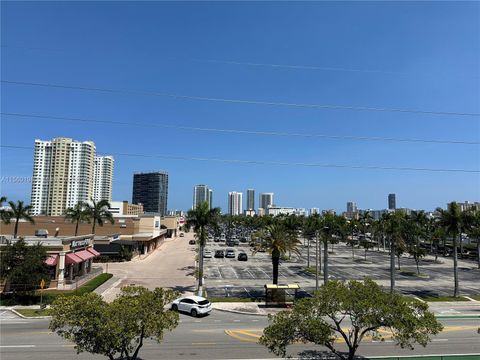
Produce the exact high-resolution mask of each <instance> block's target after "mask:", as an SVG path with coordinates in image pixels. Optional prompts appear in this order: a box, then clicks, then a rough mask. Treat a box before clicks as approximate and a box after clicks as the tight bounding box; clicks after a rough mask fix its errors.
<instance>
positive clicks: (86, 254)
mask: <svg viewBox="0 0 480 360" xmlns="http://www.w3.org/2000/svg"><path fill="white" fill-rule="evenodd" d="M75 255H76V256H78V257H79V258H80V259H82V260H88V259H91V258H93V257H95V255H93V254H92V253H91V252H90V251H87V250H81V251H77V252H76V253H75Z"/></svg>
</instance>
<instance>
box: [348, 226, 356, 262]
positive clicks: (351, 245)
mask: <svg viewBox="0 0 480 360" xmlns="http://www.w3.org/2000/svg"><path fill="white" fill-rule="evenodd" d="M347 228H348V231H349V232H350V233H351V238H350V240H349V239H348V237H347V243H348V244H349V245H350V247H351V248H352V260H353V259H355V250H354V248H355V240H354V234H355V230H356V229H357V220H355V219H353V218H352V219H350V220H348V221H347Z"/></svg>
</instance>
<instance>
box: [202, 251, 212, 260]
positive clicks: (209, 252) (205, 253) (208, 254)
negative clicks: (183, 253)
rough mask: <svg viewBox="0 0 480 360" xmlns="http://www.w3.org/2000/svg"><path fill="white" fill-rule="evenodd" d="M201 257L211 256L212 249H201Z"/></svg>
mask: <svg viewBox="0 0 480 360" xmlns="http://www.w3.org/2000/svg"><path fill="white" fill-rule="evenodd" d="M203 257H204V258H208V259H209V258H211V257H212V251H211V250H207V249H205V250H203Z"/></svg>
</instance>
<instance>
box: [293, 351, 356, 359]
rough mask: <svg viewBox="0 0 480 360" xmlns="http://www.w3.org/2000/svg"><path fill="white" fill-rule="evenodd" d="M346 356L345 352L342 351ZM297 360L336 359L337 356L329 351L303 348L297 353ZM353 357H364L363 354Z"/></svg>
mask: <svg viewBox="0 0 480 360" xmlns="http://www.w3.org/2000/svg"><path fill="white" fill-rule="evenodd" d="M342 355H345V356H347V355H348V354H347V353H342ZM297 358H298V359H299V360H307V359H308V360H338V357H337V356H335V355H334V354H332V353H331V352H330V351H325V350H324V351H319V350H304V351H301V352H299V353H298V354H297ZM355 359H365V358H364V357H363V356H355Z"/></svg>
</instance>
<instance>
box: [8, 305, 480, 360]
mask: <svg viewBox="0 0 480 360" xmlns="http://www.w3.org/2000/svg"><path fill="white" fill-rule="evenodd" d="M441 322H442V323H443V325H444V326H445V331H444V332H443V333H442V334H440V335H439V336H437V337H436V338H434V339H433V342H431V343H430V344H429V345H428V346H427V347H426V348H422V347H418V348H416V349H415V350H414V351H410V350H406V349H400V348H399V347H396V346H394V344H393V343H391V342H388V341H387V342H384V343H382V342H372V341H365V342H364V343H362V345H361V346H360V349H359V354H360V355H364V356H387V355H416V354H472V353H480V341H479V340H480V335H479V334H477V331H476V329H477V328H478V327H479V326H480V319H478V318H476V319H457V318H451V319H442V320H441ZM266 325H267V319H266V318H265V317H262V316H251V315H240V314H232V313H225V312H220V311H216V312H213V313H212V314H211V315H209V316H207V317H204V318H199V319H196V318H192V317H190V316H188V315H183V314H181V315H180V324H179V326H178V327H177V329H175V330H174V331H173V332H172V333H169V334H167V335H166V337H165V341H164V342H163V343H162V344H157V343H155V342H152V341H147V342H146V344H145V346H144V348H143V349H142V350H141V352H140V355H141V358H142V359H144V360H146V359H193V358H195V359H208V360H213V359H271V358H274V357H275V356H273V355H272V354H271V353H269V352H268V351H267V350H266V349H265V348H264V347H263V346H261V345H258V344H257V343H256V342H257V339H258V336H259V335H260V334H261V331H262V329H263V327H264V326H266ZM0 335H1V336H0V358H1V359H2V360H18V359H25V360H27V359H32V360H33V359H35V360H37V359H38V360H42V359H48V360H56V359H103V358H104V357H102V356H94V355H90V354H80V355H76V353H75V350H74V349H73V345H72V344H71V343H68V342H66V341H64V340H63V339H61V338H60V337H59V336H57V335H56V334H54V333H51V332H50V331H48V319H21V318H19V317H17V316H15V315H14V314H13V313H10V312H9V311H6V312H3V313H1V314H0ZM315 350H321V349H320V348H319V347H314V346H310V345H295V346H291V347H290V348H289V353H291V354H293V355H297V354H298V353H300V355H303V356H304V357H307V356H311V355H312V352H311V351H315Z"/></svg>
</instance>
